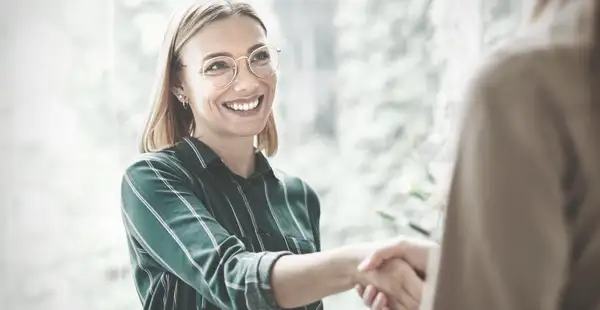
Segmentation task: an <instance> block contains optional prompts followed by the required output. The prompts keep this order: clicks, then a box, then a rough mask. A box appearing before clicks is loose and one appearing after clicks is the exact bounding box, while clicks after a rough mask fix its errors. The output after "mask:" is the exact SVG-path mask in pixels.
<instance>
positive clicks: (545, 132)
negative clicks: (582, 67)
mask: <svg viewBox="0 0 600 310" xmlns="http://www.w3.org/2000/svg"><path fill="white" fill-rule="evenodd" d="M522 62H523V60H522V59H521V60H517V59H505V60H501V61H497V62H496V63H495V64H491V65H488V66H487V67H485V68H484V69H482V70H481V71H480V72H479V74H478V76H477V78H476V79H475V80H474V83H473V84H472V87H471V89H470V91H469V95H468V96H467V101H466V104H467V106H466V114H465V118H464V122H463V126H462V131H461V135H460V138H459V144H458V151H457V161H456V164H455V168H454V169H455V171H454V174H453V178H452V183H451V186H450V193H449V201H448V209H447V214H446V223H445V228H444V236H443V242H442V247H441V253H439V254H440V256H439V265H435V266H434V268H433V270H432V271H433V272H434V274H433V275H432V276H433V277H434V279H435V280H434V282H433V283H430V285H432V287H433V289H434V291H435V293H434V295H433V296H434V297H433V298H434V299H433V300H431V299H429V300H427V298H425V300H424V305H423V307H422V309H427V310H430V309H433V310H447V309H451V310H454V309H456V310H483V309H485V310H494V309H498V310H499V309H502V310H542V309H543V310H554V309H557V308H558V307H557V302H558V301H557V296H558V295H559V290H560V289H561V286H562V284H563V281H564V274H565V271H566V268H567V260H568V249H569V245H568V238H567V229H566V224H565V222H564V218H563V209H564V204H565V202H564V197H563V193H562V189H561V176H562V175H563V173H564V171H563V169H564V164H563V162H564V161H565V159H564V158H563V151H562V146H561V139H560V138H559V137H560V135H559V130H557V129H556V128H557V122H558V123H560V121H558V120H557V119H558V118H557V117H556V113H552V109H551V108H549V107H551V102H546V101H544V100H543V99H544V98H543V96H542V95H541V94H542V93H541V92H540V89H539V88H538V87H536V85H535V84H536V83H535V76H533V74H531V72H530V71H529V70H521V69H520V68H523V67H526V66H524V65H523V63H522ZM436 274H437V277H436ZM430 298H431V297H430Z"/></svg>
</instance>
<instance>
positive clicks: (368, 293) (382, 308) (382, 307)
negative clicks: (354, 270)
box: [355, 284, 390, 310]
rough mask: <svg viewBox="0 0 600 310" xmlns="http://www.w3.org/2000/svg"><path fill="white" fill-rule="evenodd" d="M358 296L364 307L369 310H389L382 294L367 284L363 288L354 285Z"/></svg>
mask: <svg viewBox="0 0 600 310" xmlns="http://www.w3.org/2000/svg"><path fill="white" fill-rule="evenodd" d="M355 289H356V292H357V293H358V296H359V297H360V298H362V300H363V303H364V304H365V306H367V307H369V309H371V310H389V309H390V308H388V306H387V297H386V296H385V294H384V293H382V292H378V291H377V289H376V288H375V287H374V286H373V285H371V284H369V285H367V287H366V288H365V286H363V285H360V284H358V285H356V287H355Z"/></svg>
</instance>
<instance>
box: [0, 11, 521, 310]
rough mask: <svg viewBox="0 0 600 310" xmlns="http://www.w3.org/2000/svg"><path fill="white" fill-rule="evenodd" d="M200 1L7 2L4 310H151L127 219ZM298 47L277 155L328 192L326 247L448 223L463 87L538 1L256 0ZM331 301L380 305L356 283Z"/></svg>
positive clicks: (280, 107) (280, 34) (285, 71)
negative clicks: (162, 93)
mask: <svg viewBox="0 0 600 310" xmlns="http://www.w3.org/2000/svg"><path fill="white" fill-rule="evenodd" d="M182 2H183V1H182V0H85V1H81V0H77V1H76V0H53V1H42V0H26V1H21V2H18V3H17V2H14V3H6V2H5V3H3V4H2V6H3V7H4V8H3V9H2V10H1V11H0V23H1V24H0V25H1V26H2V28H1V31H0V40H1V41H0V42H1V48H0V59H2V60H1V63H2V68H1V70H0V83H1V84H0V85H2V87H1V93H0V96H1V99H2V101H1V102H2V103H1V105H0V118H1V124H2V130H0V135H1V140H0V141H2V143H3V145H2V154H3V155H2V156H3V158H2V160H1V161H0V165H1V166H0V171H1V172H2V178H1V181H2V184H1V185H2V188H3V189H4V192H3V195H1V196H2V198H1V201H2V208H1V211H0V212H2V213H3V214H1V217H0V218H1V220H2V244H1V245H2V247H1V248H2V254H1V257H0V268H1V269H0V272H1V274H0V276H2V278H3V279H4V283H5V284H4V286H5V288H4V289H2V290H1V291H2V292H0V294H1V295H0V297H1V300H0V301H1V302H0V308H2V309H7V310H38V309H40V310H41V309H44V310H47V309H62V310H71V309H73V310H76V309H89V310H94V309H102V310H105V309H106V310H108V309H110V310H113V309H114V310H134V309H141V307H140V303H139V301H138V300H137V295H136V293H135V288H134V286H133V280H132V276H131V274H130V266H129V261H128V254H127V248H126V245H125V238H124V231H123V228H122V222H121V217H120V202H119V194H120V192H119V191H120V183H121V176H122V172H123V169H124V168H125V167H126V166H127V165H128V164H129V163H130V162H131V160H132V159H133V157H134V156H135V155H136V152H137V150H136V147H137V142H138V137H139V134H140V133H141V129H142V125H143V124H142V123H143V121H144V119H145V117H146V114H147V111H148V109H149V104H148V100H147V99H148V98H149V94H150V87H151V86H152V81H153V74H154V72H155V59H156V56H157V55H156V54H157V48H158V46H159V45H160V43H161V40H162V36H163V31H164V29H165V27H166V24H167V22H168V18H169V16H170V14H171V12H172V10H173V9H174V8H175V7H176V6H178V5H180V4H181V3H182ZM249 2H251V3H252V4H254V5H255V7H256V8H257V9H258V10H259V12H260V13H261V14H262V16H263V17H264V19H265V21H266V22H267V25H268V27H269V28H270V39H271V40H272V41H273V43H275V44H276V45H278V46H279V47H280V48H281V49H282V53H281V65H280V77H281V79H280V82H279V88H278V94H277V99H276V107H275V109H276V117H277V121H278V126H279V128H280V135H281V148H280V152H279V153H278V155H276V156H275V157H274V158H273V164H274V165H275V166H278V167H279V168H281V169H284V170H286V171H287V172H289V173H292V174H296V175H299V176H301V177H302V178H304V179H305V180H307V181H308V182H309V183H310V184H311V185H312V186H313V187H314V188H315V189H316V190H317V192H318V193H319V194H320V196H321V202H322V221H321V230H322V242H323V248H324V249H328V248H333V247H337V246H340V245H343V244H347V243H354V242H361V241H368V240H375V239H382V238H386V237H389V236H394V235H399V234H406V235H412V236H422V235H421V234H419V233H418V232H416V231H415V230H414V229H411V228H410V227H409V226H408V223H409V222H410V223H414V224H416V225H418V226H420V227H422V228H424V229H426V230H428V231H431V232H432V238H434V239H435V238H439V231H440V228H441V221H440V219H441V216H442V214H443V208H444V204H443V200H444V192H445V188H446V186H447V184H448V178H449V172H450V170H451V164H452V153H453V150H452V145H453V143H454V138H455V134H456V130H455V129H454V128H455V127H456V124H457V121H458V119H459V116H460V98H461V92H462V91H463V88H464V84H465V82H466V81H467V79H468V77H469V73H470V72H471V71H472V69H473V67H474V66H475V65H476V64H477V63H478V62H479V61H480V59H481V57H483V55H484V53H485V52H486V51H487V50H489V49H490V48H492V47H493V46H494V45H496V44H498V43H499V42H501V41H502V40H504V39H506V38H509V37H510V36H512V35H514V34H515V32H516V31H517V29H518V27H519V25H520V23H521V20H522V17H523V12H524V8H523V4H522V1H521V0H339V1H336V0H254V1H252V0H250V1H249ZM325 306H326V309H342V310H355V309H356V310H358V309H364V308H363V306H362V304H361V301H360V300H359V299H358V298H357V297H356V296H355V293H354V292H348V293H343V294H339V295H336V296H332V297H329V298H327V300H326V305H325Z"/></svg>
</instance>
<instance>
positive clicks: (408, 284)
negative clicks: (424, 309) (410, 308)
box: [402, 269, 423, 303]
mask: <svg viewBox="0 0 600 310" xmlns="http://www.w3.org/2000/svg"><path fill="white" fill-rule="evenodd" d="M402 290H403V291H405V292H406V293H407V294H408V295H409V296H410V297H411V298H412V299H413V300H414V301H415V302H417V303H420V302H421V296H422V295H423V280H422V279H421V278H420V277H419V276H418V275H417V273H416V272H415V271H414V270H412V269H410V270H408V271H407V272H406V273H405V276H404V277H403V281H402Z"/></svg>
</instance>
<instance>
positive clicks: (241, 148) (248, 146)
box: [197, 134, 255, 178]
mask: <svg viewBox="0 0 600 310" xmlns="http://www.w3.org/2000/svg"><path fill="white" fill-rule="evenodd" d="M197 137H198V139H199V140H201V141H202V142H203V143H204V144H206V145H208V146H209V147H210V148H211V149H212V150H213V151H214V152H215V153H216V154H217V155H218V156H219V157H220V158H221V160H222V161H223V163H225V165H226V166H227V168H229V170H231V171H232V172H233V173H235V174H237V175H239V176H242V177H244V178H247V177H249V176H250V175H251V174H252V173H253V172H254V169H255V152H254V138H253V137H238V138H224V137H217V136H213V135H205V134H202V135H198V136H197Z"/></svg>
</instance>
